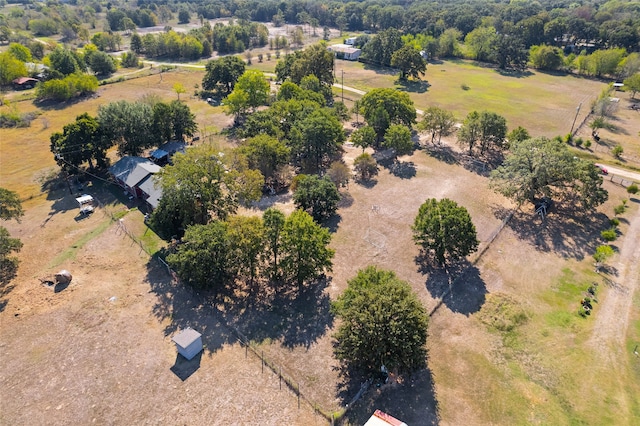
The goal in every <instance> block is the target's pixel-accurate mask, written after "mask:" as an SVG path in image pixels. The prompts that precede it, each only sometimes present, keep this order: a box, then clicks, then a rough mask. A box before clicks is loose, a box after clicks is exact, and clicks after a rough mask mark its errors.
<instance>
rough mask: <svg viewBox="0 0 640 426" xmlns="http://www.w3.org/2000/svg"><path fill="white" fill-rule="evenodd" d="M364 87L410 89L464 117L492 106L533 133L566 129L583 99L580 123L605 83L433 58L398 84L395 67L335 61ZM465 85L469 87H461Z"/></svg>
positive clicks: (419, 102) (420, 99)
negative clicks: (418, 78) (418, 77)
mask: <svg viewBox="0 0 640 426" xmlns="http://www.w3.org/2000/svg"><path fill="white" fill-rule="evenodd" d="M343 70H344V82H345V85H347V86H352V87H355V88H357V89H360V90H364V91H369V90H371V89H373V88H377V87H395V88H397V89H399V90H406V91H407V92H409V94H410V95H411V98H412V99H413V101H414V102H415V104H416V107H417V108H420V109H424V108H427V107H429V106H439V107H441V108H445V109H447V110H449V111H452V112H453V113H454V114H455V116H456V118H457V119H458V120H460V121H462V119H464V117H465V116H466V115H467V114H468V113H469V112H471V111H473V110H478V111H480V110H488V111H493V112H496V113H498V114H500V115H502V116H504V117H506V118H507V124H508V126H509V128H515V127H517V126H523V127H525V128H526V129H528V130H529V132H530V133H531V134H533V135H544V136H551V137H552V136H555V135H558V134H566V133H568V132H569V130H570V128H571V123H572V121H573V119H574V118H575V116H576V108H577V107H578V105H580V104H582V107H581V109H580V113H579V114H578V119H577V123H580V122H581V121H582V120H583V119H584V117H586V114H587V113H588V112H589V109H590V103H591V102H592V101H593V100H594V99H596V98H597V96H598V95H599V94H600V92H601V91H602V89H603V88H604V87H605V86H606V85H605V84H604V83H601V82H598V81H594V80H588V79H584V78H579V77H574V76H563V77H559V76H555V75H550V74H545V73H541V72H537V71H528V72H526V73H523V74H504V73H500V72H499V71H498V70H496V69H494V68H491V67H486V66H481V65H478V64H476V63H474V62H471V61H463V60H447V61H440V62H437V63H430V64H429V65H428V66H427V73H426V75H425V77H424V78H423V80H424V81H422V82H410V83H408V84H406V85H401V84H398V82H397V73H396V72H395V71H394V70H391V69H383V70H380V69H374V68H372V67H370V66H368V65H365V64H362V63H359V62H349V61H336V76H338V78H339V79H340V78H341V76H342V71H343ZM463 85H464V86H466V87H467V89H466V90H465V89H463Z"/></svg>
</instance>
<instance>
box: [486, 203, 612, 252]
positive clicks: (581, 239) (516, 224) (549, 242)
mask: <svg viewBox="0 0 640 426" xmlns="http://www.w3.org/2000/svg"><path fill="white" fill-rule="evenodd" d="M493 210H494V215H495V216H496V217H498V218H505V217H506V216H507V215H508V214H509V213H510V210H508V209H505V208H503V207H501V206H495V207H493ZM507 226H508V227H509V228H510V229H511V230H512V231H513V232H514V233H515V234H516V235H517V236H518V238H519V239H521V240H523V241H525V242H527V243H529V244H531V245H532V246H534V247H535V248H536V250H539V251H543V252H553V253H556V254H558V255H559V256H562V257H563V258H565V259H568V258H573V259H577V260H582V259H584V257H585V256H590V255H591V254H592V253H594V252H595V249H596V247H597V246H598V245H599V241H600V231H602V230H605V229H607V228H609V226H610V225H609V218H608V217H607V216H606V215H605V214H604V213H599V212H588V213H579V212H575V211H567V210H565V209H557V208H555V207H554V208H553V209H552V210H551V212H550V214H548V215H547V216H546V218H545V219H544V220H542V219H540V217H539V216H538V215H536V214H535V212H534V208H533V206H532V205H531V204H528V203H526V204H523V206H522V207H521V208H520V209H518V210H516V211H515V212H514V213H513V216H512V218H511V220H510V221H509V223H508V224H507Z"/></svg>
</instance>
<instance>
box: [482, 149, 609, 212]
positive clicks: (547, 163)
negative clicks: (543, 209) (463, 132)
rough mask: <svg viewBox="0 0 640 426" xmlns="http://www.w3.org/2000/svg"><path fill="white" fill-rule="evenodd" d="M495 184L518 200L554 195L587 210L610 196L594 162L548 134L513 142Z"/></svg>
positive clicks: (492, 175)
mask: <svg viewBox="0 0 640 426" xmlns="http://www.w3.org/2000/svg"><path fill="white" fill-rule="evenodd" d="M491 186H492V187H493V188H494V189H495V190H496V191H497V192H499V193H501V194H503V195H505V196H506V197H509V198H511V199H513V200H514V201H516V202H523V201H530V202H534V201H535V200H536V199H538V198H541V197H550V198H551V199H553V200H555V201H566V202H567V203H568V204H569V205H574V206H578V207H580V208H582V209H585V210H587V209H591V208H593V207H596V206H598V205H600V204H602V203H604V202H605V201H606V200H607V197H608V194H607V191H606V190H605V189H603V188H602V176H601V175H600V170H599V169H598V168H597V167H594V166H593V163H591V162H590V161H587V160H581V159H579V158H577V157H576V156H575V155H574V154H573V153H572V152H571V151H569V149H568V148H567V146H566V144H564V143H562V142H560V141H556V140H550V139H547V138H544V137H540V138H534V139H527V140H524V141H521V142H516V143H513V144H512V146H511V149H510V152H509V154H508V155H507V156H506V158H505V160H504V162H503V164H502V165H501V166H500V167H498V168H497V169H496V170H494V171H493V172H492V173H491Z"/></svg>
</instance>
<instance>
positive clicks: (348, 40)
mask: <svg viewBox="0 0 640 426" xmlns="http://www.w3.org/2000/svg"><path fill="white" fill-rule="evenodd" d="M357 39H358V37H349V38H346V39H345V40H344V44H346V45H348V46H353V45H354V44H356V40H357Z"/></svg>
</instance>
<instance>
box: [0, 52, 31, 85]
mask: <svg viewBox="0 0 640 426" xmlns="http://www.w3.org/2000/svg"><path fill="white" fill-rule="evenodd" d="M26 75H27V67H26V65H25V64H24V62H22V61H21V60H19V59H17V58H16V57H15V56H13V55H12V54H11V53H10V52H2V53H0V85H2V86H5V85H7V84H9V83H11V82H12V81H13V80H15V79H16V78H19V77H24V76H26Z"/></svg>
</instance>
